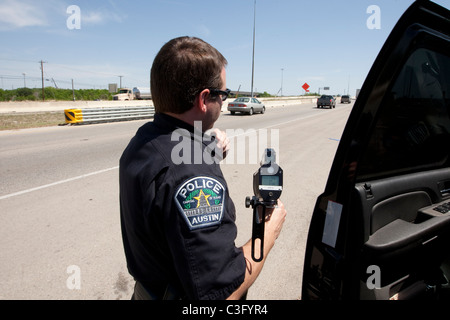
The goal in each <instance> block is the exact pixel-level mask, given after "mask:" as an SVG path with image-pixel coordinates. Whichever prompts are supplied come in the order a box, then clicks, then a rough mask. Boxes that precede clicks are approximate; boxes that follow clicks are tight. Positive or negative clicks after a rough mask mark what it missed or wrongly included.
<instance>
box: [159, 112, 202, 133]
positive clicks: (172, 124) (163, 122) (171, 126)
mask: <svg viewBox="0 0 450 320" xmlns="http://www.w3.org/2000/svg"><path fill="white" fill-rule="evenodd" d="M153 123H154V124H155V125H156V126H158V127H160V128H161V129H165V130H167V131H173V130H175V129H178V128H183V129H186V130H188V131H189V132H192V133H194V127H193V126H191V125H190V124H188V123H186V122H184V121H182V120H179V119H177V118H174V117H171V116H169V115H167V114H165V113H155V116H154V118H153Z"/></svg>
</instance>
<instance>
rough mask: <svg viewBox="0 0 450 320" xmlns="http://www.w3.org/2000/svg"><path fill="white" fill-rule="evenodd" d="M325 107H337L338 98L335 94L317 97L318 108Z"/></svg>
mask: <svg viewBox="0 0 450 320" xmlns="http://www.w3.org/2000/svg"><path fill="white" fill-rule="evenodd" d="M323 107H330V109H331V108H336V99H335V98H334V97H333V96H328V95H322V96H321V97H320V98H319V99H317V108H323Z"/></svg>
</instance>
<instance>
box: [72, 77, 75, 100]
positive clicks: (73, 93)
mask: <svg viewBox="0 0 450 320" xmlns="http://www.w3.org/2000/svg"><path fill="white" fill-rule="evenodd" d="M72 97H73V101H75V90H74V89H73V79H72Z"/></svg>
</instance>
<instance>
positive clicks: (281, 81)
mask: <svg viewBox="0 0 450 320" xmlns="http://www.w3.org/2000/svg"><path fill="white" fill-rule="evenodd" d="M283 71H284V69H283V68H281V89H280V90H281V97H282V96H283Z"/></svg>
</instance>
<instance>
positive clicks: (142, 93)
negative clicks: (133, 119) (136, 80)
mask: <svg viewBox="0 0 450 320" xmlns="http://www.w3.org/2000/svg"><path fill="white" fill-rule="evenodd" d="M133 94H134V98H135V99H137V100H148V99H151V98H152V95H151V93H150V88H142V87H134V88H133Z"/></svg>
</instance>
